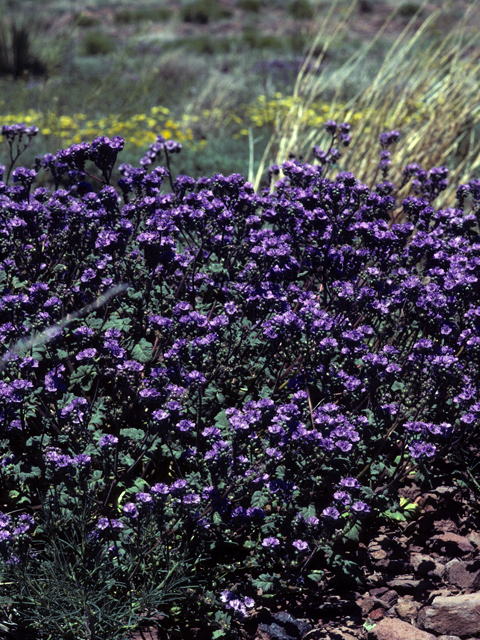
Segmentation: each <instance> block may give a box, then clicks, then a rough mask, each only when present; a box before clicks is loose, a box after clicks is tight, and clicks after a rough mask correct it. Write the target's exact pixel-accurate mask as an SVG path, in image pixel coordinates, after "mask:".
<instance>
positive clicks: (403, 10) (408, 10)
mask: <svg viewBox="0 0 480 640" xmlns="http://www.w3.org/2000/svg"><path fill="white" fill-rule="evenodd" d="M419 9H420V5H419V4H418V3H417V2H404V3H403V4H401V5H400V7H399V8H398V14H399V15H400V16H402V18H412V17H413V16H414V15H415V14H416V13H417V12H418V15H419V16H421V15H422V11H419Z"/></svg>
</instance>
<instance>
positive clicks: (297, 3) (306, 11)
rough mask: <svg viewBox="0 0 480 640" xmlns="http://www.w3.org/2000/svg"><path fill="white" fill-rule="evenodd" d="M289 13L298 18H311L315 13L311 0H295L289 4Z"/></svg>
mask: <svg viewBox="0 0 480 640" xmlns="http://www.w3.org/2000/svg"><path fill="white" fill-rule="evenodd" d="M288 13H289V14H290V15H291V16H292V18H295V19H296V20H311V19H312V18H313V16H314V15H315V12H314V10H313V7H312V5H311V4H310V2H309V0H293V2H291V3H290V5H289V6H288Z"/></svg>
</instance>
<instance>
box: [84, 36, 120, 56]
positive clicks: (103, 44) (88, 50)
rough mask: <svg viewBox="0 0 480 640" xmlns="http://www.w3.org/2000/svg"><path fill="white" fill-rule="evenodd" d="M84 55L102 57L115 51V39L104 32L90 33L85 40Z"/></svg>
mask: <svg viewBox="0 0 480 640" xmlns="http://www.w3.org/2000/svg"><path fill="white" fill-rule="evenodd" d="M82 45H83V53H84V54H85V55H87V56H102V55H107V54H109V53H113V51H115V42H114V41H113V39H112V38H111V37H110V36H109V35H107V34H106V33H103V31H90V32H88V33H87V34H86V35H85V37H84V38H83V43H82Z"/></svg>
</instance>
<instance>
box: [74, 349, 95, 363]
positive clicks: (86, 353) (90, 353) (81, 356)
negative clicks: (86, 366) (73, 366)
mask: <svg viewBox="0 0 480 640" xmlns="http://www.w3.org/2000/svg"><path fill="white" fill-rule="evenodd" d="M96 355H97V350H96V349H95V348H94V347H92V348H91V349H84V350H83V351H80V352H79V353H77V356H76V358H77V360H87V359H88V360H90V359H91V358H94V357H95V356H96Z"/></svg>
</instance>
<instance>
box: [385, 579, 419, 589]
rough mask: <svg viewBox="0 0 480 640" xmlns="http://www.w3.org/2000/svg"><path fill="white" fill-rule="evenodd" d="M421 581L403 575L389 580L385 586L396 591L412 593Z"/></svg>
mask: <svg viewBox="0 0 480 640" xmlns="http://www.w3.org/2000/svg"><path fill="white" fill-rule="evenodd" d="M420 583H421V580H416V579H415V576H413V575H403V576H398V578H394V579H393V580H389V581H388V582H387V586H388V587H391V588H392V589H396V590H397V591H412V590H413V589H417V587H419V586H420Z"/></svg>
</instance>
